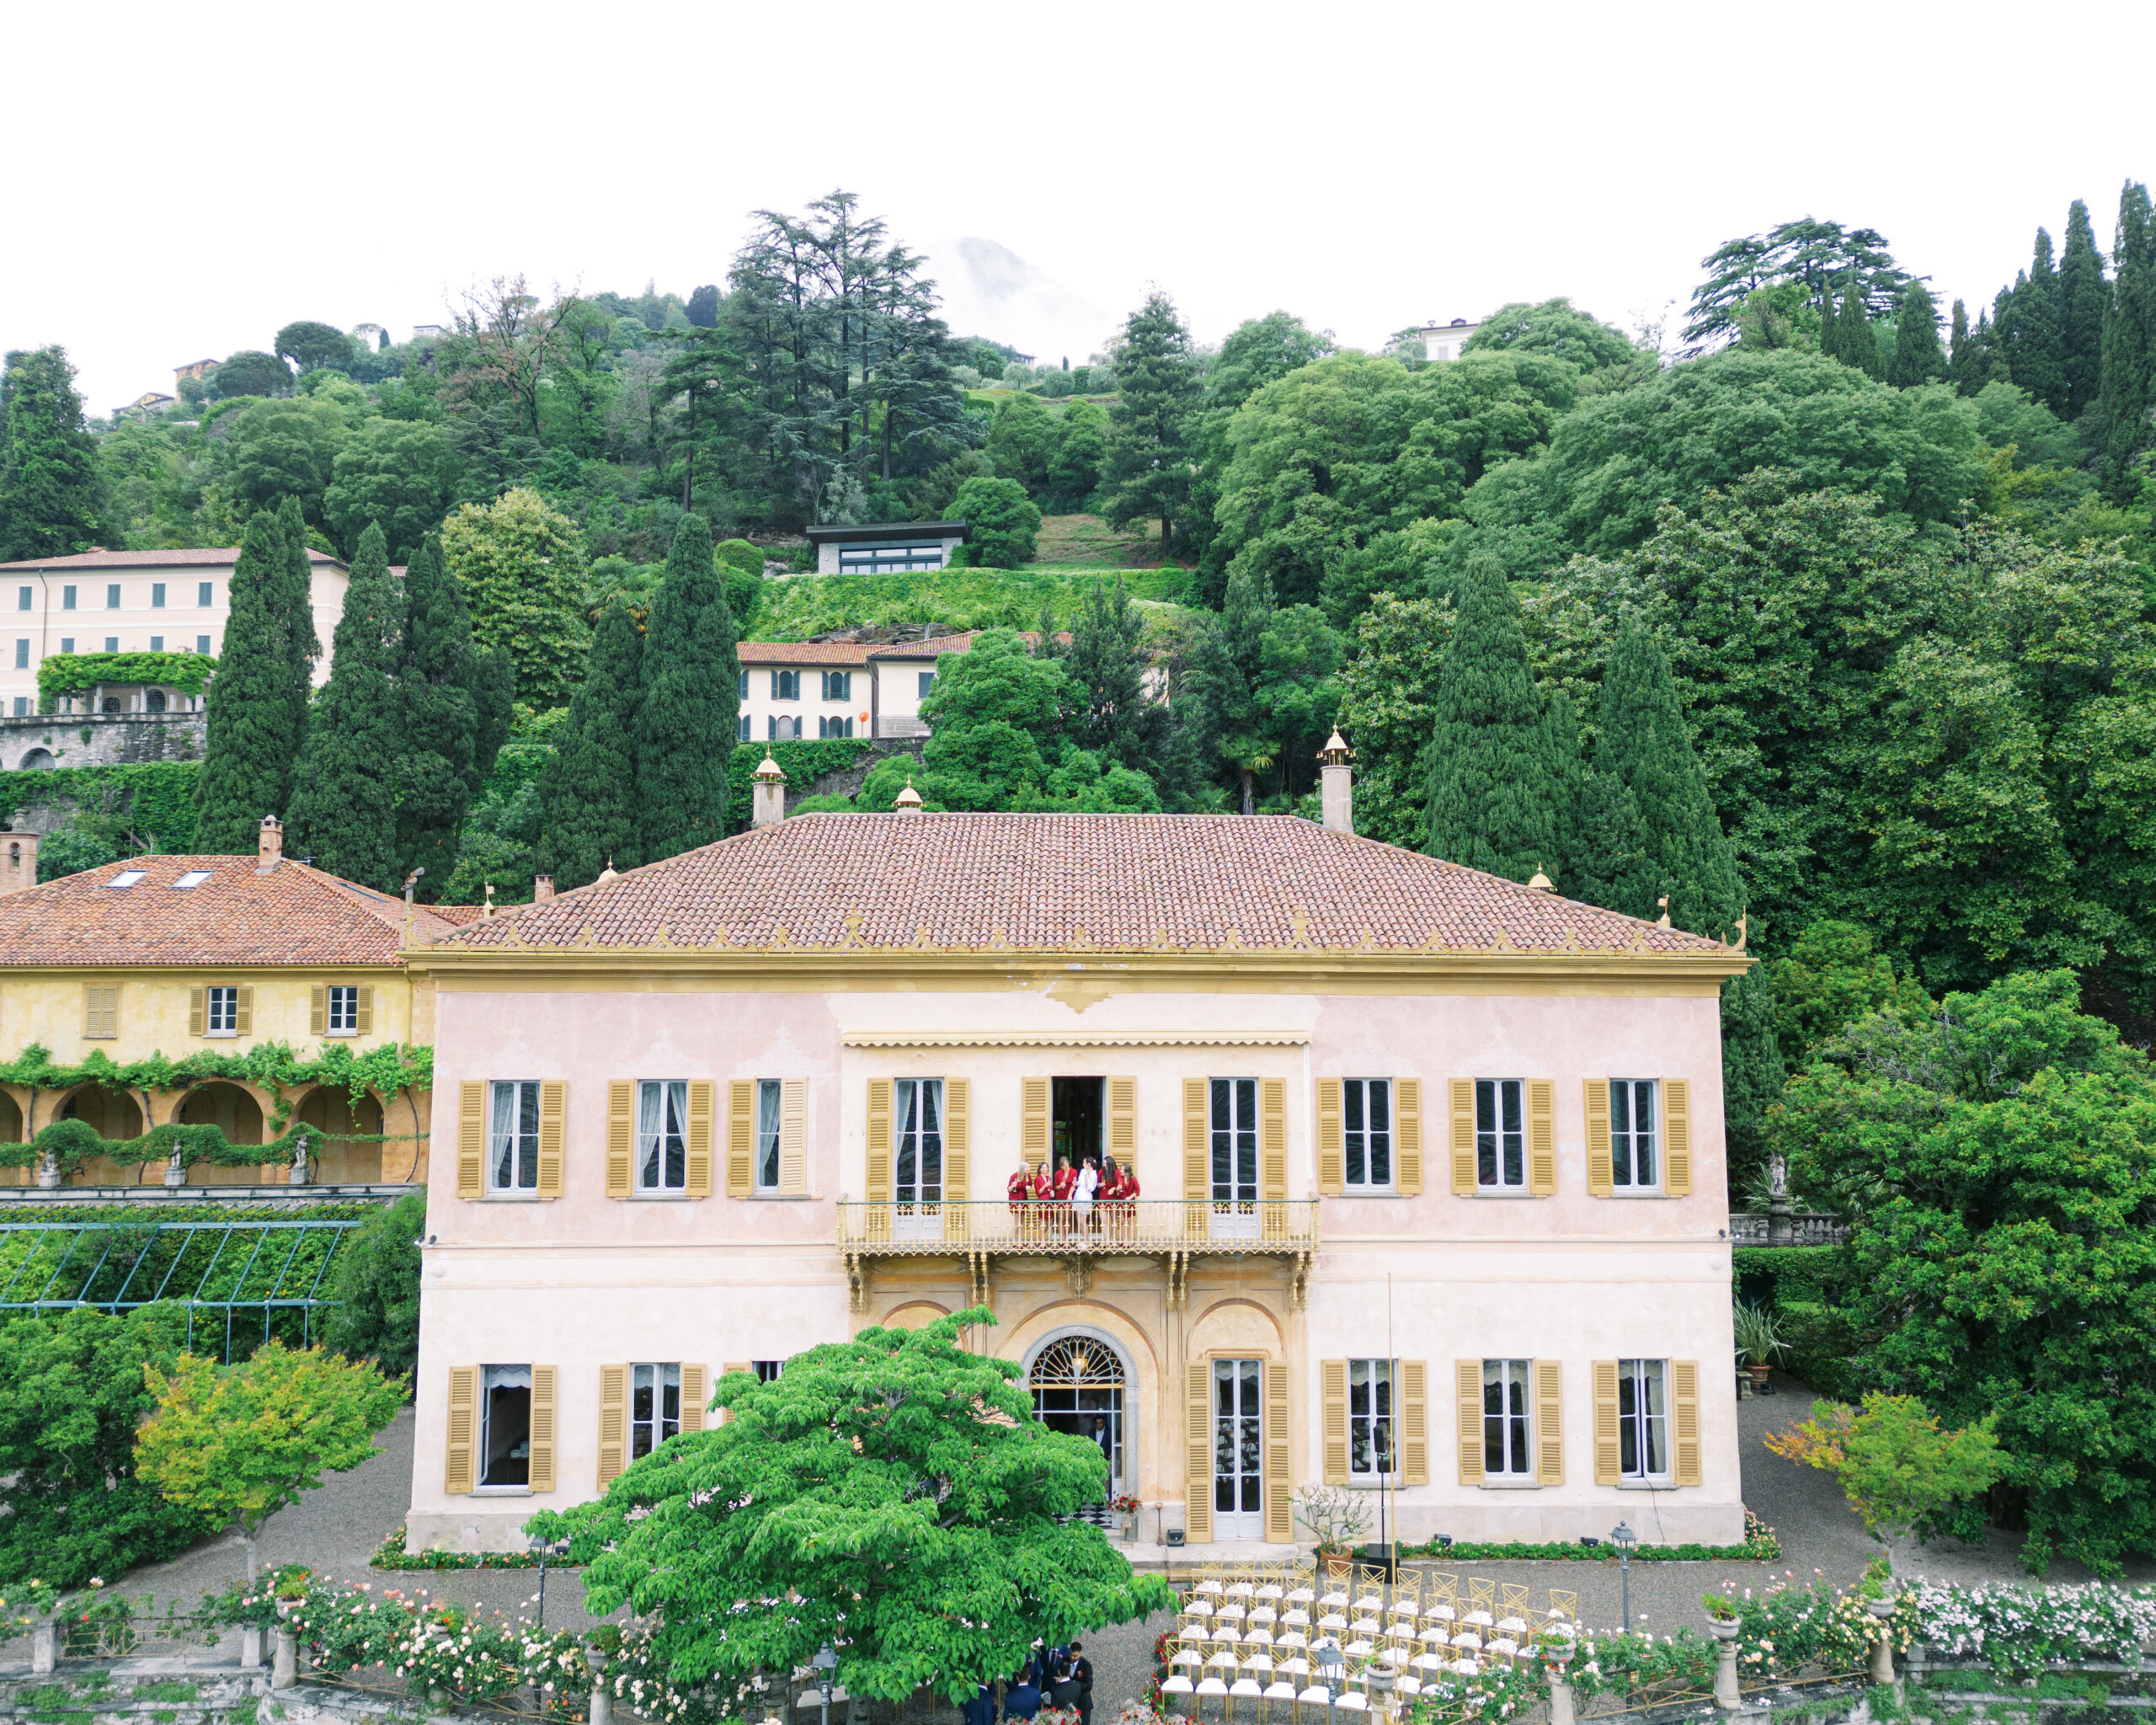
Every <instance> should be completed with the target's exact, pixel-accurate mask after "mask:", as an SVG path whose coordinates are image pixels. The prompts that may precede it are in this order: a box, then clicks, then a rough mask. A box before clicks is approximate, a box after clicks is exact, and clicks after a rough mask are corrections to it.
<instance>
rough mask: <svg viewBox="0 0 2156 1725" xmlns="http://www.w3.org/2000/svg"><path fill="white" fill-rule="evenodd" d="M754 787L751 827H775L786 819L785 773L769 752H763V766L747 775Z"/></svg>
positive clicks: (750, 818)
mask: <svg viewBox="0 0 2156 1725" xmlns="http://www.w3.org/2000/svg"><path fill="white" fill-rule="evenodd" d="M749 779H750V783H751V784H752V785H753V786H754V787H755V789H754V791H753V793H752V794H753V796H754V798H755V806H754V808H753V809H751V811H750V816H749V825H751V826H776V825H778V824H779V822H781V821H782V820H785V819H786V772H785V769H784V768H782V766H780V765H779V764H778V762H777V761H774V760H772V759H771V750H768V749H766V750H764V764H763V765H762V766H759V767H758V768H757V769H756V770H755V772H752V773H750V775H749Z"/></svg>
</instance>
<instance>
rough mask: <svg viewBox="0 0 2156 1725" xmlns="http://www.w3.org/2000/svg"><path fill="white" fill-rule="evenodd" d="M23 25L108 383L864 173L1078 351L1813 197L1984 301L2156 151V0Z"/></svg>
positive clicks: (4, 307)
mask: <svg viewBox="0 0 2156 1725" xmlns="http://www.w3.org/2000/svg"><path fill="white" fill-rule="evenodd" d="M4 32H5V33H4V36H0V43H4V53H5V56H6V59H7V60H8V61H9V62H11V63H12V65H13V75H12V76H10V77H9V78H8V81H7V91H8V94H7V123H6V133H7V137H8V146H7V148H8V158H9V171H8V176H7V183H8V192H9V196H8V205H9V208H8V220H7V225H6V232H8V236H9V238H10V242H11V243H10V244H9V247H8V253H9V255H8V259H7V260H6V262H5V264H4V265H0V344H4V345H5V346H7V347H11V348H12V347H30V346H35V345H38V344H43V343H45V342H54V341H56V342H61V343H63V344H66V346H67V349H68V350H69V352H70V353H71V355H72V356H73V358H74V360H75V362H76V364H77V366H78V367H79V368H80V371H81V382H82V384H83V389H84V392H85V394H86V397H87V398H88V403H89V404H90V405H91V407H92V408H93V409H95V410H98V411H107V410H109V409H111V408H112V407H113V406H114V405H115V404H116V403H120V402H123V401H126V400H131V399H132V398H134V397H135V396H136V395H137V394H139V393H141V392H142V391H143V390H145V389H151V388H160V389H166V390H169V389H170V388H171V387H173V380H172V367H173V366H174V365H176V364H179V363H181V362H183V361H185V360H192V359H197V358H202V357H210V356H215V357H221V356H223V355H226V354H227V353H229V352H231V351H232V350H236V349H238V348H243V347H265V348H266V347H267V346H268V345H269V344H270V338H271V336H272V335H273V334H274V333H275V330H276V328H278V326H279V325H280V324H281V323H285V322H286V321H288V320H290V319H291V318H320V319H322V320H323V321H325V322H328V323H335V324H338V325H339V326H340V327H343V328H350V326H351V325H353V324H355V323H360V322H362V321H368V322H375V323H383V324H386V325H387V326H389V328H391V330H392V333H393V334H395V335H396V336H397V337H398V339H403V337H404V336H405V335H407V334H408V333H409V326H410V325H412V324H413V323H430V322H437V321H441V320H442V318H443V317H444V313H445V309H446V304H447V302H449V301H450V299H451V297H452V296H454V295H455V294H456V291H458V290H459V289H460V288H462V286H466V285H467V284H468V283H470V282H472V281H473V280H478V279H482V278H484V277H487V276H490V275H495V274H498V273H514V272H516V271H519V270H521V271H522V272H524V273H525V274H526V276H527V277H528V278H529V279H530V280H531V282H532V283H533V284H534V285H535V286H539V287H541V288H542V289H543V288H544V287H546V286H550V285H553V284H559V285H560V286H564V287H568V286H579V285H580V286H583V287H584V288H585V289H587V290H597V289H601V288H610V287H611V288H614V289H616V290H618V291H624V292H634V291H638V290H640V289H641V288H642V287H643V285H644V283H645V282H646V280H656V281H657V282H658V283H659V286H661V287H662V288H671V289H673V290H674V291H677V292H680V293H682V294H684V295H686V293H687V292H688V291H689V290H690V289H691V287H693V286H695V285H696V284H697V283H698V282H703V281H720V282H723V280H724V278H725V271H726V266H727V263H728V259H729V258H730V257H731V255H732V254H733V252H734V248H735V247H736V246H737V245H738V243H739V241H740V238H741V237H742V235H743V233H744V230H745V229H746V227H747V226H748V220H747V217H748V212H749V211H751V210H754V209H755V208H757V207H759V206H776V207H798V206H799V205H801V204H803V202H805V201H806V200H809V199H810V198H812V197H814V196H816V195H819V194H820V193H822V192H825V191H827V190H830V189H831V188H833V187H835V186H841V185H842V186H846V187H847V188H850V189H851V190H856V191H857V192H859V193H860V194H861V195H862V198H863V200H864V202H865V205H866V207H867V209H868V210H870V211H878V212H881V213H883V215H885V216H887V217H888V218H889V221H890V222H891V224H892V227H893V229H894V232H895V233H896V234H897V235H898V236H899V238H904V239H905V240H906V241H907V242H908V243H910V244H912V245H914V246H915V247H916V248H921V249H924V250H926V251H928V252H929V253H930V254H931V257H932V259H933V273H935V274H936V275H937V276H938V278H939V279H940V280H942V281H943V282H944V283H945V286H946V289H947V297H948V299H949V301H950V302H951V305H952V312H953V325H954V327H956V328H959V329H960V330H961V331H962V332H966V333H979V334H992V335H995V336H996V337H999V338H1000V339H1004V340H1006V341H1010V342H1012V343H1014V344H1017V346H1019V347H1021V348H1022V349H1025V350H1029V351H1032V352H1033V353H1036V354H1038V355H1043V356H1044V357H1048V358H1050V359H1056V358H1060V357H1061V356H1062V355H1064V354H1065V353H1068V354H1069V355H1070V357H1071V359H1072V360H1073V362H1074V363H1077V362H1080V361H1082V360H1084V358H1085V357H1086V354H1087V353H1089V352H1090V351H1091V350H1093V349H1095V348H1097V347H1098V346H1100V345H1101V344H1102V342H1103V340H1104V339H1105V338H1106V337H1107V334H1108V333H1109V329H1110V327H1111V326H1112V324H1113V322H1114V320H1115V319H1116V318H1118V317H1119V316H1120V315H1121V314H1122V313H1123V312H1124V311H1126V310H1127V309H1128V308H1129V307H1130V306H1131V305H1132V304H1133V303H1134V302H1135V301H1136V300H1137V299H1138V298H1139V296H1140V295H1142V294H1143V292H1144V291H1145V287H1146V286H1147V285H1148V284H1149V283H1154V282H1157V283H1158V284H1160V285H1161V286H1162V287H1164V288H1166V290H1167V291H1169V292H1170V293H1171V294H1172V295H1173V296H1175V298H1176V301H1177V303H1178V304H1179V305H1180V306H1181V307H1182V308H1183V311H1184V312H1185V314H1186V315H1187V317H1188V318H1189V319H1190V321H1191V323H1192V324H1193V328H1195V330H1196V332H1197V334H1198V336H1199V338H1200V339H1203V340H1208V341H1217V340H1218V339H1219V338H1220V337H1221V336H1222V335H1223V334H1225V333H1226V332H1227V331H1228V330H1230V329H1231V328H1233V327H1234V326H1235V323H1238V322H1239V321H1240V320H1241V319H1242V318H1246V317H1251V316H1257V315H1260V314H1262V313H1264V312H1268V311H1271V310H1273V309H1274V308H1275V307H1286V308H1287V309H1289V310H1290V311H1293V312H1297V313H1299V315H1301V316H1302V317H1304V318H1306V319H1307V320H1309V321H1310V322H1311V323H1315V324H1318V325H1321V326H1326V327H1330V328H1331V329H1333V330H1334V331H1335V332H1336V333H1337V334H1338V336H1339V337H1340V339H1342V341H1343V342H1345V343H1349V344H1364V345H1370V344H1377V343H1380V342H1381V341H1382V340H1383V339H1385V336H1386V335H1387V334H1390V332H1391V331H1393V330H1394V329H1396V328H1400V327H1401V326H1402V325H1403V324H1406V323H1414V322H1420V321H1422V320H1425V319H1429V318H1453V317H1470V318H1471V317H1476V316H1479V315H1480V314H1481V313H1482V312H1486V311H1487V310H1489V309H1490V308H1491V307H1494V306H1496V305H1497V304H1500V303H1502V302H1504V301H1506V300H1508V299H1537V298H1542V297H1546V296H1550V295H1555V294H1568V295H1570V296H1572V298H1573V300H1574V301H1575V302H1577V303H1579V304H1581V305H1582V306H1584V307H1587V308H1588V309H1590V310H1591V311H1593V312H1595V313H1596V314H1598V316H1601V317H1603V318H1607V319H1609V321H1611V322H1614V323H1620V324H1624V325H1627V326H1629V325H1630V324H1631V323H1634V322H1635V321H1636V318H1638V317H1639V316H1640V315H1641V314H1643V313H1644V314H1646V315H1647V316H1650V317H1651V316H1652V315H1654V314H1656V313H1657V312H1658V311H1659V309H1660V307H1662V305H1663V303H1664V302H1667V301H1670V300H1676V301H1678V302H1679V308H1680V310H1681V303H1682V301H1683V300H1684V296H1685V295H1686V294H1687V293H1689V291H1690V289H1691V287H1692V286H1693V284H1694V280H1696V279H1697V276H1698V273H1699V272H1698V268H1697V265H1698V260H1699V259H1700V258H1701V257H1702V256H1704V255H1705V254H1706V253H1707V252H1708V251H1709V250H1710V249H1711V248H1713V247H1714V246H1715V245H1716V244H1717V243H1719V242H1721V240H1722V239H1724V238H1728V237H1729V236H1731V235H1733V234H1738V233H1743V232H1753V231H1756V230H1758V229H1762V228H1764V227H1769V226H1770V225H1771V224H1773V223H1774V222H1777V221H1780V220H1782V219H1785V218H1787V217H1790V216H1802V215H1806V214H1810V215H1813V216H1818V217H1821V218H1822V219H1833V220H1837V221H1840V222H1846V223H1849V224H1852V225H1860V224H1862V225H1870V226H1871V227H1877V228H1879V229H1881V231H1882V232H1884V233H1885V234H1886V235H1887V238H1888V240H1889V242H1890V243H1892V247H1893V249H1894V252H1895V254H1896V255H1897V257H1898V259H1900V260H1901V262H1902V263H1903V264H1904V266H1905V267H1908V268H1910V269H1913V270H1917V271H1919V273H1924V274H1929V275H1931V276H1932V277H1933V278H1934V280H1935V284H1936V285H1937V286H1938V287H1939V289H1940V294H1941V299H1942V303H1944V302H1945V301H1946V300H1948V299H1951V297H1952V296H1955V295H1961V296H1965V297H1967V298H1968V299H1969V300H1970V301H1971V309H1972V314H1973V312H1974V307H1975V302H1976V301H1977V299H1978V298H1982V299H1984V300H1986V301H1988V299H1989V297H1990V296H1991V294H1992V293H1993V291H1994V290H1995V289H1996V288H1997V287H1998V286H1999V285H2000V284H2001V283H2002V282H2003V281H2005V280H2011V278H2012V275H2013V272H2014V270H2015V268H2016V267H2018V266H2020V265H2021V264H2025V262H2026V260H2027V258H2028V252H2029V246H2030V242H2031V238H2032V237H2033V235H2034V232H2035V230H2036V226H2037V224H2038V223H2040V222H2041V223H2045V224H2047V225H2048V226H2050V227H2051V228H2052V233H2053V236H2054V238H2057V236H2058V235H2059V234H2060V232H2062V230H2063V226H2064V222H2065V217H2066V208H2067V205H2068V201H2069V200H2072V199H2073V198H2074V197H2076V196H2079V197H2083V198H2085V199H2087V200H2089V206H2090V208H2091V210H2092V211H2093V212H2094V214H2095V218H2096V235H2097V242H2098V243H2099V244H2100V245H2101V246H2104V247H2105V248H2107V249H2108V248H2109V247H2110V244H2111V229H2112V219H2113V216H2114V213H2115V211H2116V207H2117V202H2118V193H2119V187H2120V184H2121V180H2122V179H2125V178H2126V177H2127V176H2129V175H2131V176H2132V177H2134V178H2136V179H2156V121H2152V111H2156V110H2153V109H2152V103H2151V99H2150V97H2149V93H2148V91H2149V86H2148V67H2149V66H2150V64H2151V63H2152V60H2151V50H2152V49H2156V5H2152V4H2149V3H2148V0H2133V3H2127V0H2117V3H2110V0H2106V3H2095V0H2065V3H2059V0H2054V3H2052V4H2051V5H2048V6H2045V7H2042V8H2036V9H2033V10H2032V9H2031V8H2027V7H2025V6H2019V7H2015V8H2012V9H2010V10H2009V8H2006V7H2004V5H1998V4H1987V5H1964V6H1961V7H1956V8H1935V7H1919V6H1915V5H1909V4H1903V3H1897V0H1887V3H1884V4H1874V5H1871V6H1868V7H1865V8H1860V9H1858V10H1855V11H1851V10H1849V8H1837V7H1832V6H1829V7H1828V8H1825V9H1823V10H1822V8H1818V7H1795V8H1791V7H1786V6H1778V7H1764V6H1745V7H1731V6H1715V7H1710V6H1703V5H1700V4H1698V3H1696V0H1694V3H1689V4H1685V5H1682V6H1679V5H1674V4H1660V3H1657V4H1632V5H1625V4H1621V3H1620V4H1609V3H1602V4H1591V5H1586V4H1569V3H1565V4H1558V3H1545V4H1542V5H1539V6H1534V7H1531V8H1530V7H1524V6H1519V5H1513V6H1502V5H1491V4H1489V3H1487V0H1480V3H1476V4H1472V5H1468V4H1460V3H1454V0H1447V3H1444V4H1426V5H1412V4H1391V3H1384V0H1345V3H1337V4H1332V5H1328V6H1322V7H1312V6H1310V5H1307V4H1294V5H1289V4H1283V3H1280V0H1255V3H1252V0H1246V3H1241V4H1236V5H1232V6H1231V5H1224V4H1223V5H1215V4H1179V3H1177V0H1136V3H1132V0H1093V3H1088V4H1084V5H1074V4H1069V3H1060V4H1059V3H1047V4H1043V3H1039V0H1035V3H1032V4H1016V5H1014V4H1010V3H1002V4H985V3H982V4H974V3H963V0H913V3H910V4H902V5H894V4H874V5H859V4H851V3H825V4H823V5H819V6H806V5H801V4H798V3H797V4H793V5H771V4H761V5H755V6H745V5H741V4H738V3H734V4H718V5H712V4H702V5H684V4H675V3H671V0H645V3H643V4H637V5H630V6H577V7H570V6H566V5H562V4H558V3H547V0H540V3H536V4H531V5H526V6H522V7H501V6H487V7H480V6H476V5H469V4H463V3H458V0H443V3H433V4H408V3H403V0H386V3H372V4H367V5H362V6H322V5H312V6H308V5H302V6H294V5H291V4H290V3H285V4H280V5H276V6H270V5H241V4H226V3H216V0H206V3H197V4H194V5H189V6H184V7H176V6H173V5H170V4H169V3H163V0H161V3H159V4H157V5H154V6H148V5H141V4H134V3H121V4H115V5H106V6H99V7H88V6H80V5H77V6H46V7H39V8H29V7H25V8H22V9H21V10H19V11H14V10H11V12H10V13H9V15H8V21H7V23H6V24H5V26H4ZM980 242H985V244H982V243H980ZM997 248H1001V252H1007V253H1008V254H1011V257H1012V258H1013V259H1016V260H1018V264H1020V265H1022V266H1024V267H1023V268H1020V267H1017V266H1014V264H1012V263H1011V260H1009V259H1004V258H1002V256H1001V253H1000V252H999V251H998V250H997ZM969 260H970V262H969ZM1011 279H1015V280H1017V281H1018V282H1019V284H1020V286H1019V287H1018V290H1017V291H1016V292H1014V293H1011V294H1010V295H1008V296H1006V297H1005V298H1004V299H1003V300H1001V302H995V310H994V311H993V312H991V310H990V304H991V302H990V298H989V289H990V287H991V286H993V285H994V283H995V281H997V280H1011ZM1676 321H1678V320H1674V319H1673V324H1672V328H1674V327H1675V322H1676Z"/></svg>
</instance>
